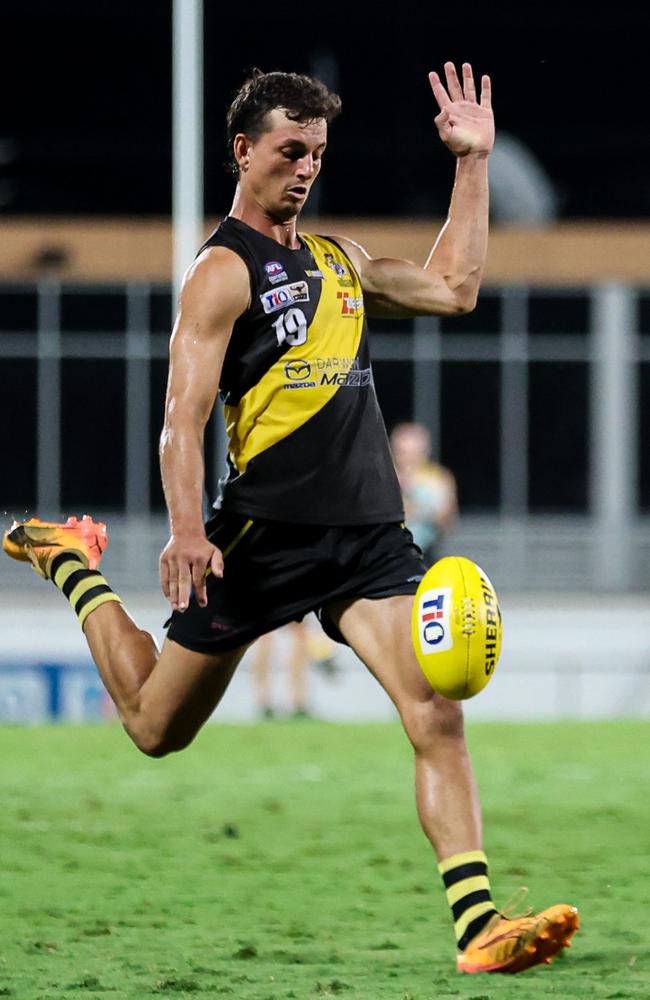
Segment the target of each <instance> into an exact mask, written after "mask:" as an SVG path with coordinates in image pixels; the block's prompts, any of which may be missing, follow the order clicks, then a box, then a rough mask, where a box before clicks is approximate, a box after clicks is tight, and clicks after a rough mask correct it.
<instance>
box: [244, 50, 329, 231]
mask: <svg viewBox="0 0 650 1000" xmlns="http://www.w3.org/2000/svg"><path fill="white" fill-rule="evenodd" d="M340 110H341V101H340V99H339V97H337V95H336V94H333V93H332V92H331V91H329V90H328V89H327V87H326V86H325V84H323V83H320V81H318V80H313V79H312V78H311V77H309V76H300V75H298V74H297V73H279V72H274V73H262V72H261V71H260V70H255V71H254V72H253V75H252V76H251V77H250V78H249V79H248V80H246V82H245V83H244V84H243V86H242V87H241V88H240V90H239V93H238V94H237V96H236V97H235V99H234V101H233V102H232V104H231V106H230V109H229V111H228V115H227V119H226V121H227V135H228V148H229V150H230V156H231V162H232V167H233V171H234V173H235V175H236V176H237V178H238V180H239V182H240V184H241V185H242V188H245V189H246V191H247V193H248V194H250V195H251V196H252V197H253V198H254V199H255V200H256V201H257V202H258V203H259V205H260V207H262V208H263V209H264V210H265V211H266V212H268V213H269V214H270V215H272V216H274V217H276V218H278V219H280V220H283V219H290V218H292V217H293V216H295V215H297V214H298V213H299V212H300V210H301V208H302V207H303V205H304V204H305V201H306V199H307V195H308V194H309V190H310V188H311V186H312V184H313V183H314V181H315V180H316V177H317V176H318V172H319V170H320V166H321V160H322V156H323V152H324V150H325V146H326V144H327V126H328V125H329V123H330V122H331V121H333V119H334V118H336V116H337V115H338V114H339V112H340Z"/></svg>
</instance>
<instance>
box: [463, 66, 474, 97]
mask: <svg viewBox="0 0 650 1000" xmlns="http://www.w3.org/2000/svg"><path fill="white" fill-rule="evenodd" d="M463 94H464V95H465V100H466V101H476V87H475V86H474V73H473V72H472V67H471V65H470V64H469V63H463Z"/></svg>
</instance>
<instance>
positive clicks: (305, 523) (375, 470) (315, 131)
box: [4, 63, 578, 973]
mask: <svg viewBox="0 0 650 1000" xmlns="http://www.w3.org/2000/svg"><path fill="white" fill-rule="evenodd" d="M445 74H446V87H445V86H444V85H443V83H442V82H441V80H440V78H439V76H438V75H437V73H431V74H430V77H429V79H430V82H431V86H432V89H433V94H434V96H435V99H436V101H437V103H438V106H439V108H440V112H439V114H438V116H437V117H436V119H435V121H436V125H437V128H438V133H439V135H440V138H441V139H442V141H443V143H444V144H445V145H446V146H447V147H448V148H449V149H450V151H451V152H452V153H453V154H454V155H455V157H456V162H457V168H456V179H455V184H454V188H453V193H452V197H451V206H450V211H449V217H448V220H447V222H446V224H445V226H444V227H443V229H442V232H441V233H440V235H439V237H438V239H437V241H436V243H435V246H434V248H433V250H432V252H431V255H430V257H429V259H428V261H427V262H426V264H425V265H424V267H420V266H418V265H416V264H412V263H409V262H408V261H405V260H388V259H372V258H371V257H369V255H368V254H367V253H366V252H365V251H364V250H363V248H362V247H360V246H359V245H358V244H356V243H353V242H352V241H351V240H349V239H342V238H338V237H337V238H332V237H330V236H315V235H309V234H307V233H300V234H299V233H298V232H297V229H296V221H297V218H298V215H299V214H300V211H301V209H302V207H303V205H304V204H305V201H306V199H307V197H308V195H309V191H310V188H311V186H312V184H313V183H314V181H315V180H316V177H317V176H318V173H319V171H320V168H321V164H322V160H323V154H324V153H325V147H326V145H327V132H328V125H329V123H330V122H331V121H332V120H333V118H334V117H336V115H337V114H338V113H339V110H340V101H339V99H338V97H337V96H336V95H334V94H332V93H330V92H329V91H328V90H327V89H326V87H324V86H323V85H322V84H321V83H319V82H317V81H315V80H311V79H310V78H308V77H301V76H297V75H295V74H286V73H268V74H262V73H256V74H255V75H254V76H253V77H252V78H251V79H250V80H248V81H247V82H246V83H245V84H244V85H243V87H242V88H241V90H240V91H239V93H238V95H237V97H236V98H235V100H234V102H233V104H232V106H231V108H230V111H229V113H228V135H229V143H230V150H231V154H232V157H233V160H234V166H235V168H236V174H237V188H236V192H235V198H234V202H233V206H232V209H231V212H230V215H229V216H228V217H227V218H226V219H225V220H224V221H223V222H222V223H221V225H220V226H219V227H218V229H217V230H216V232H215V233H213V235H212V236H211V237H210V239H209V240H208V241H207V243H206V244H205V246H204V247H203V249H202V251H201V252H200V253H199V255H198V257H197V258H196V260H195V262H194V264H193V265H192V266H191V267H190V268H189V270H188V272H187V274H186V277H185V281H184V284H183V288H182V292H181V297H180V310H179V313H178V317H177V320H176V324H175V327H174V333H173V336H172V340H171V358H170V369H169V382H168V391H167V403H166V415H165V424H164V429H163V432H162V437H161V445H160V456H161V469H162V478H163V484H164V489H165V497H166V501H167V506H168V509H169V518H170V525H171V537H170V539H169V542H168V543H167V545H166V546H165V549H164V551H163V553H162V556H161V560H160V575H161V582H162V588H163V591H164V593H165V595H166V597H167V598H168V599H169V601H170V604H171V607H172V617H171V625H170V628H169V632H168V634H167V638H166V640H165V643H164V645H163V648H162V650H161V651H160V652H158V649H157V648H156V645H155V643H154V640H153V638H152V637H151V636H150V635H149V634H148V633H146V632H143V631H141V630H140V629H139V628H138V627H137V625H135V623H134V622H133V621H132V620H131V618H130V617H129V616H128V615H127V613H126V612H125V610H124V608H123V607H122V604H121V602H120V599H119V597H118V596H117V595H116V594H115V593H114V592H113V591H112V590H111V589H110V587H109V586H108V584H107V583H106V580H105V579H104V578H103V577H102V576H101V575H100V574H99V573H98V572H97V566H98V564H99V560H100V557H101V555H102V552H103V550H104V548H105V547H106V542H107V538H106V530H105V527H104V526H103V525H95V524H94V523H93V522H92V520H91V519H90V518H86V519H84V520H82V521H81V522H77V521H76V519H74V518H73V519H70V520H69V521H68V522H67V523H66V524H65V525H53V524H47V523H44V522H42V521H39V520H37V519H32V520H30V521H27V522H25V523H24V524H20V525H18V524H16V525H14V526H13V527H12V529H11V530H10V531H9V532H8V533H7V535H6V537H5V541H4V547H5V550H6V551H7V552H8V554H9V555H10V556H13V557H14V558H16V559H21V560H23V561H27V560H29V561H31V563H32V564H33V566H34V568H35V569H36V570H37V572H39V573H40V574H41V576H43V577H45V578H46V579H50V580H52V581H53V583H54V584H55V585H56V586H57V587H59V588H60V589H61V590H62V591H63V592H64V594H65V596H66V597H67V598H68V599H69V601H70V602H71V604H72V606H73V608H74V609H75V612H76V613H77V615H78V617H79V621H80V623H81V625H82V627H83V630H84V633H85V636H86V639H87V641H88V645H89V647H90V650H91V652H92V655H93V657H94V660H95V663H96V664H97V667H98V669H99V672H100V674H101V676H102V679H103V681H104V684H105V685H106V687H107V689H108V691H109V693H110V695H111V696H112V698H113V700H114V702H115V704H116V706H117V709H118V711H119V714H120V717H121V719H122V722H123V724H124V727H125V729H126V730H127V732H128V734H129V736H130V737H131V739H132V740H133V741H134V742H135V744H136V746H138V747H139V749H140V750H142V751H143V752H144V753H146V754H149V755H151V756H154V757H161V756H163V755H165V754H168V753H170V752H173V751H177V750H181V749H182V748H183V747H186V746H187V745H188V744H189V743H190V742H191V741H192V740H193V738H194V736H195V735H196V733H197V732H198V730H199V729H200V728H201V726H202V725H203V723H204V722H205V721H206V720H207V719H208V718H209V717H210V716H211V715H212V713H213V711H214V709H215V708H216V706H217V705H218V704H219V702H220V700H221V698H222V696H223V694H224V692H225V691H226V688H227V687H228V683H229V681H230V679H231V677H232V676H233V673H234V672H235V669H236V667H237V664H238V663H239V661H240V660H241V658H242V656H243V654H244V652H245V650H246V648H247V647H248V646H249V645H250V643H251V642H252V641H253V640H254V639H256V638H257V637H258V636H260V635H262V634H263V633H265V632H268V631H270V630H272V629H274V628H276V627H278V626H280V625H284V624H285V623H287V622H289V621H293V620H296V619H300V618H301V617H302V616H304V615H305V614H307V613H308V612H309V611H311V610H316V611H317V612H318V614H319V616H320V620H321V623H322V625H323V627H324V629H325V631H326V632H327V633H328V634H329V635H331V636H332V637H333V638H336V639H337V640H338V641H343V642H346V643H348V644H349V645H350V646H351V647H352V648H353V649H354V650H355V652H356V653H357V654H358V655H359V657H360V658H361V659H362V660H363V662H364V663H365V664H366V666H367V667H368V669H369V670H370V671H371V672H372V673H373V674H374V675H375V677H376V678H377V680H378V681H379V683H380V684H382V686H383V687H384V688H385V690H386V691H387V693H388V694H389V696H390V697H391V698H392V700H393V702H394V703H395V705H396V707H397V709H398V711H399V714H400V717H401V720H402V723H403V725H404V729H405V731H406V733H407V735H408V737H409V740H410V741H411V744H412V746H413V749H414V752H415V782H416V798H417V808H418V813H419V817H420V821H421V823H422V827H423V829H424V832H425V834H426V835H427V837H428V838H429V840H430V841H431V843H432V845H433V847H434V849H435V851H436V854H437V858H438V862H439V865H438V867H439V870H440V872H441V875H442V878H443V882H444V885H445V889H446V894H447V899H448V902H449V905H450V907H451V910H452V915H453V920H454V927H455V932H456V939H457V943H458V949H459V951H458V958H457V965H458V968H459V970H460V971H462V972H470V973H472V972H481V971H485V972H519V971H522V970H524V969H527V968H529V967H530V966H532V965H536V964H538V963H540V962H550V961H551V959H552V958H553V956H554V955H555V954H556V953H557V952H558V951H560V950H561V949H562V948H563V947H565V946H566V945H568V943H569V940H570V938H571V937H572V935H573V933H574V932H575V931H576V930H577V928H578V914H577V910H575V908H573V907H571V906H567V905H557V906H553V907H551V908H550V909H548V910H545V911H544V912H543V913H541V914H539V915H530V916H525V917H518V918H514V919H507V918H506V917H505V916H504V915H502V914H500V913H499V912H498V911H497V909H496V908H495V906H494V904H493V902H492V899H491V894H490V884H489V880H488V874H487V859H486V857H485V854H484V853H483V849H482V834H481V817H480V807H479V800H478V793H477V790H476V786H475V782H474V777H473V774H472V769H471V764H470V760H469V755H468V751H467V747H466V744H465V739H464V733H463V716H462V710H461V706H460V705H459V704H458V703H457V702H452V701H447V700H445V699H444V698H442V697H440V696H439V695H437V694H435V693H434V692H433V691H432V690H431V688H430V686H429V685H428V684H427V682H426V680H425V678H424V676H423V674H422V672H421V670H420V668H419V666H418V664H417V661H416V659H415V655H414V652H413V649H412V646H411V638H410V613H411V603H412V596H413V594H414V592H415V590H416V588H417V583H418V581H419V580H420V579H421V577H422V575H423V573H424V571H425V565H424V563H423V561H422V558H421V554H420V551H419V549H417V548H416V547H415V546H414V544H413V542H412V539H411V536H410V534H409V532H408V531H407V530H406V529H405V528H404V527H403V526H402V524H401V522H402V520H403V509H402V500H401V496H400V491H399V486H398V483H397V479H396V476H395V471H394V468H393V463H392V459H391V455H390V451H389V448H388V442H387V439H386V433H385V429H384V425H383V421H382V418H381V415H380V413H379V409H378V406H377V401H376V397H375V392H374V388H373V381H372V371H371V367H370V358H369V354H368V345H367V339H366V328H365V312H366V310H367V311H368V312H369V313H370V314H372V315H381V316H393V317H404V316H413V315H422V314H425V315H453V314H456V313H464V312H467V311H469V310H471V309H473V308H474V305H475V303H476V298H477V294H478V289H479V283H480V280H481V273H482V270H483V265H484V262H485V255H486V247H487V232H488V174H487V159H488V154H489V153H490V150H491V149H492V145H493V141H494V122H493V116H492V110H491V101H490V80H489V77H487V76H484V77H483V78H482V81H481V93H480V98H479V100H477V98H476V94H475V84H474V77H473V73H472V69H471V67H470V66H469V65H468V64H464V65H463V69H462V80H459V79H458V76H457V73H456V70H455V68H454V65H453V64H452V63H447V64H445ZM217 392H219V393H220V395H221V397H222V399H223V402H224V404H225V415H226V424H227V431H228V437H229V450H228V464H229V470H228V477H227V480H226V482H225V483H224V485H223V490H222V496H221V498H220V502H219V508H218V510H217V512H216V514H215V516H214V517H213V518H212V519H211V520H210V521H208V523H207V525H204V524H203V520H202V499H203V484H204V467H203V434H204V428H205V425H206V422H207V420H208V418H209V415H210V412H211V410H212V407H213V404H214V401H215V397H216V394H217Z"/></svg>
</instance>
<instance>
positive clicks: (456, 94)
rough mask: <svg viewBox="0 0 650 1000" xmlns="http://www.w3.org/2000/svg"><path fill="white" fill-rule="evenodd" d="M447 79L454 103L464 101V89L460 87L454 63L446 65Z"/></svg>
mask: <svg viewBox="0 0 650 1000" xmlns="http://www.w3.org/2000/svg"><path fill="white" fill-rule="evenodd" d="M445 77H446V78H447V90H448V91H449V96H450V97H451V99H452V101H462V100H463V99H464V95H463V88H462V87H461V85H460V80H459V79H458V73H457V72H456V67H455V66H454V64H453V62H446V63H445Z"/></svg>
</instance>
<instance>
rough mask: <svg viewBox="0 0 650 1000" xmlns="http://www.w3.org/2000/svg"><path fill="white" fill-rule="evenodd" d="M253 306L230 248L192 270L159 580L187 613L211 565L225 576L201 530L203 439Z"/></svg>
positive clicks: (175, 393) (181, 317)
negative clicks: (229, 354) (233, 341)
mask: <svg viewBox="0 0 650 1000" xmlns="http://www.w3.org/2000/svg"><path fill="white" fill-rule="evenodd" d="M249 301H250V282H249V277H248V270H247V268H246V265H245V264H244V262H243V261H242V260H241V258H240V257H238V256H237V254H235V253H233V252H232V251H231V250H227V249H226V248H225V247H212V248H209V249H208V250H205V251H204V252H203V253H202V254H201V256H200V257H198V258H197V260H196V261H195V262H194V263H193V264H192V266H191V267H190V268H189V269H188V271H187V273H186V275H185V279H184V281H183V287H182V289H181V294H180V307H179V311H178V315H177V318H176V323H175V324H174V330H173V333H172V338H171V344H170V359H169V377H168V381H167V399H166V403H165V422H164V426H163V431H162V434H161V437H160V471H161V474H162V482H163V489H164V492H165V501H166V503H167V510H168V512H169V524H170V539H169V541H168V543H167V545H166V546H165V548H164V549H163V552H162V555H161V557H160V582H161V586H162V589H163V593H164V595H165V597H166V598H167V600H168V601H169V602H170V604H171V606H172V609H173V610H179V611H184V610H185V609H186V608H187V606H188V603H189V599H190V594H191V592H192V587H194V590H195V592H196V597H197V600H198V602H199V604H200V605H201V606H202V607H203V606H204V605H205V604H206V602H207V597H206V588H205V576H206V572H207V570H208V567H211V568H212V571H213V572H214V573H215V574H217V575H219V576H220V575H221V574H222V573H223V560H222V558H221V553H220V552H219V550H218V549H217V548H215V546H214V545H211V544H210V542H208V540H207V538H206V536H205V530H204V527H203V487H204V476H205V469H204V461H203V438H204V431H205V425H206V423H207V421H208V418H209V416H210V413H211V412H212V407H213V406H214V401H215V398H216V395H217V391H218V388H219V380H220V378H221V369H222V366H223V360H224V357H225V354H226V348H227V347H228V343H229V341H230V336H231V334H232V328H233V325H234V323H235V320H236V319H237V318H238V317H239V316H241V315H242V313H243V312H244V311H245V310H246V308H247V307H248V304H249Z"/></svg>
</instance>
